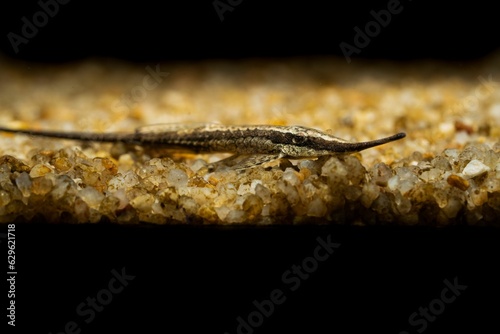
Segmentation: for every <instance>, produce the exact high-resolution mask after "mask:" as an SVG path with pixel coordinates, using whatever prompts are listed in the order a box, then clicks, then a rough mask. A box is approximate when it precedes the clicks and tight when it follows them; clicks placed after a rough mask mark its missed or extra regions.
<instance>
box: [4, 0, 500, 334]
mask: <svg viewBox="0 0 500 334" xmlns="http://www.w3.org/2000/svg"><path fill="white" fill-rule="evenodd" d="M401 3H402V6H403V7H404V9H403V11H402V12H401V13H400V14H398V15H395V16H393V17H392V21H391V23H390V24H389V25H388V26H387V27H385V28H383V29H382V30H381V32H380V33H379V34H378V35H377V36H376V37H374V38H373V39H372V40H371V42H370V44H369V45H368V46H367V47H366V48H363V49H362V51H361V52H360V54H359V57H362V58H366V59H377V58H378V59H388V60H404V61H411V60H416V59H441V60H445V61H459V62H463V63H464V64H465V63H466V62H468V61H470V60H473V59H476V58H480V57H482V56H485V55H488V54H490V53H491V52H492V51H493V50H496V49H497V48H498V44H499V40H500V39H498V37H497V35H498V25H497V22H498V21H497V11H496V10H495V9H494V8H493V3H491V4H490V3H488V2H485V1H484V2H481V1H474V2H463V3H457V2H451V1H445V2H439V3H438V4H436V3H434V2H431V1H416V0H414V1H411V2H410V1H405V2H401ZM386 7H387V1H359V2H339V3H335V4H331V5H329V6H327V5H325V4H324V2H319V1H316V2H305V1H274V2H272V3H269V2H266V1H249V0H244V1H242V3H241V4H240V5H238V6H237V7H235V8H234V10H233V11H232V12H226V13H225V14H224V21H223V22H221V21H220V19H219V17H218V15H217V13H216V11H215V9H214V7H213V4H212V1H199V2H191V1H176V2H165V3H160V2H153V1H140V2H133V3H123V2H116V3H115V4H113V3H111V2H106V3H102V2H97V1H76V0H73V1H71V2H69V3H68V4H67V5H61V6H60V8H59V12H58V14H57V15H56V16H55V17H54V18H51V19H50V20H49V21H48V23H47V25H46V26H44V27H42V28H40V30H39V32H38V34H37V35H36V36H35V37H33V38H31V39H30V40H29V42H28V43H27V44H26V45H21V46H20V50H19V52H18V53H15V52H14V51H13V48H12V46H11V45H10V43H9V40H8V39H7V37H6V36H7V34H8V33H9V32H14V33H17V34H19V33H20V30H21V27H22V22H21V18H22V17H23V16H26V17H27V18H28V19H30V20H31V18H32V16H33V14H34V13H36V12H37V11H39V10H40V7H39V6H38V5H37V2H36V1H23V2H16V3H15V4H11V3H10V4H9V6H8V7H7V6H6V5H5V4H4V5H3V8H2V9H1V11H0V25H1V31H0V33H1V36H2V38H1V44H0V51H1V52H2V53H3V54H4V55H6V56H7V57H8V58H14V59H19V60H26V61H37V62H55V63H59V62H67V61H73V60H79V59H85V58H87V57H110V58H118V59H125V60H131V61H138V62H157V61H164V60H193V61H194V60H203V59H208V58H227V59H235V58H245V57H295V56H310V55H339V56H342V53H341V51H340V48H339V44H340V43H341V42H342V41H344V42H347V43H351V44H352V43H353V38H354V30H353V29H354V27H355V26H358V27H360V28H362V29H363V27H364V25H365V24H366V23H367V22H369V21H371V20H372V17H371V16H370V11H371V10H375V11H378V10H380V9H384V8H386ZM0 94H1V92H0ZM283 223H290V222H283ZM1 228H2V230H1V232H5V231H6V226H5V225H3V226H2V227H1ZM328 235H331V237H332V239H333V240H334V241H335V242H338V243H341V246H340V248H339V249H338V251H336V252H335V253H334V254H333V255H332V256H331V257H330V258H329V259H328V260H327V261H325V262H323V263H320V264H319V267H318V270H317V271H315V272H314V273H312V274H311V276H310V278H309V279H307V280H304V281H303V282H302V285H301V286H300V288H299V289H298V290H297V291H294V292H291V291H289V290H287V285H285V284H284V283H283V282H282V280H281V276H282V274H283V273H284V272H285V271H286V270H288V269H290V267H291V266H292V265H293V264H300V263H301V262H302V260H303V259H304V258H306V257H308V256H310V255H311V254H312V252H313V250H314V248H315V247H316V245H317V242H316V238H317V237H322V238H326V237H327V236H328ZM499 236H500V235H499V233H498V229H490V228H484V227H464V226H461V227H460V226H459V227H449V228H441V229H438V228H433V227H407V228H402V227H381V226H378V227H364V228H361V227H349V226H338V225H332V226H302V227H298V226H279V227H272V228H271V227H267V228H266V227H260V228H255V227H210V226H209V227H203V226H149V225H146V226H125V227H123V226H116V225H44V224H41V223H40V224H31V225H26V224H21V223H19V224H17V225H16V238H17V239H16V261H17V271H18V275H17V282H16V289H17V291H16V303H17V304H16V305H17V317H16V324H17V327H16V329H15V332H19V333H27V332H28V330H34V329H36V332H39V333H49V332H52V333H59V332H61V331H63V328H64V326H65V324H66V323H67V322H69V321H71V320H74V321H76V322H77V323H78V324H79V325H80V328H81V333H96V332H113V333H121V332H125V333H127V332H138V333H152V332H162V333H163V332H164V333H167V332H175V333H195V332H203V333H220V334H222V333H224V332H229V333H231V334H233V333H236V326H237V323H236V318H237V317H238V316H242V317H246V316H247V315H248V314H249V313H250V312H252V311H253V310H254V306H253V305H252V301H253V300H259V301H260V300H263V299H268V298H269V293H270V292H271V291H272V290H274V289H276V288H279V289H282V290H284V291H286V297H287V300H286V301H285V302H284V303H283V304H282V305H279V306H277V307H276V309H275V312H274V314H273V315H272V316H271V317H269V319H266V320H265V322H264V323H263V325H262V326H260V327H259V328H257V329H255V331H254V333H281V332H292V331H293V332H304V333H360V332H374V331H376V332H384V333H399V332H400V331H403V330H409V331H410V332H411V333H415V331H414V329H415V328H412V327H411V326H410V325H409V323H408V317H409V316H410V314H412V313H413V312H415V311H418V308H419V307H421V306H427V305H429V303H430V302H431V301H432V300H433V299H435V298H439V296H440V293H441V290H442V289H443V288H444V284H443V280H445V279H448V280H450V281H453V279H454V278H455V277H457V278H458V282H459V283H460V284H464V285H467V286H468V288H467V289H466V290H465V291H464V292H463V294H462V295H461V296H460V297H458V298H457V300H456V301H455V302H453V303H452V304H450V305H447V306H446V309H445V311H444V313H443V314H441V315H440V316H438V318H437V319H436V320H435V321H434V322H433V323H430V324H429V326H428V328H427V329H426V330H425V333H451V332H457V331H458V330H460V329H461V330H466V331H467V330H468V331H470V332H474V333H486V332H494V331H495V330H496V331H498V327H499V326H498V322H497V319H498V312H499V306H498V300H499V297H500V289H499V288H498V284H499V283H498V282H500V280H499V279H500V276H499V275H498V273H496V271H495V269H496V268H497V267H498V254H500V252H499V251H500V243H499V242H498V240H499ZM1 241H2V243H1V244H0V247H1V249H2V253H3V254H6V244H7V243H6V242H5V239H2V240H1ZM5 258H6V255H5ZM122 267H125V270H126V272H127V273H128V274H130V275H134V276H135V277H136V278H135V279H134V280H132V281H131V282H130V284H129V286H127V287H126V288H125V289H124V290H123V292H121V293H120V294H118V295H116V296H114V297H113V300H112V302H111V303H110V304H109V305H108V306H106V307H105V309H104V310H103V311H102V312H100V313H98V314H97V316H96V318H95V319H94V321H92V322H91V323H89V324H85V323H84V321H83V318H82V317H80V316H78V315H77V313H76V307H77V305H79V304H80V303H81V302H84V301H85V299H86V298H87V297H92V296H95V295H96V294H97V293H98V292H99V291H100V290H101V289H103V288H106V287H107V284H108V282H109V280H110V279H111V277H112V274H111V270H112V269H115V270H117V271H121V268H122ZM2 287H3V288H2V289H5V290H2V291H3V292H2V293H1V295H2V296H4V297H3V298H5V300H6V297H5V296H6V291H7V287H6V286H4V285H3V286H2ZM4 291H5V292H4ZM2 305H6V304H2ZM3 309H4V310H5V308H3ZM4 312H6V311H4ZM2 318H3V319H4V320H3V321H4V322H5V323H6V322H7V319H6V317H5V316H2ZM9 330H12V328H9Z"/></svg>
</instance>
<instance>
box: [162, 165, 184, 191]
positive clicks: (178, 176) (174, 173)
mask: <svg viewBox="0 0 500 334" xmlns="http://www.w3.org/2000/svg"><path fill="white" fill-rule="evenodd" d="M167 182H168V184H169V185H170V186H174V187H176V188H180V187H185V186H186V185H187V183H188V176H187V175H186V173H185V172H184V171H183V170H180V169H178V168H174V169H172V170H171V171H170V172H168V175H167Z"/></svg>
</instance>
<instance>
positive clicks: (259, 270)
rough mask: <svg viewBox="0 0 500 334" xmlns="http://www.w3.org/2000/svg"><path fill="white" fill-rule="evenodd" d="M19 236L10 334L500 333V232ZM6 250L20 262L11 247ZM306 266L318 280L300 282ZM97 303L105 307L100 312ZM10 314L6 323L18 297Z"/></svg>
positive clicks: (45, 230) (30, 232) (301, 229)
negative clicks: (296, 267) (13, 320)
mask: <svg viewBox="0 0 500 334" xmlns="http://www.w3.org/2000/svg"><path fill="white" fill-rule="evenodd" d="M6 229H7V226H5V225H3V226H2V232H5V231H6ZM15 229H16V268H17V273H18V274H17V278H16V299H15V300H16V328H15V331H12V328H9V329H10V331H9V333H10V332H18V333H26V332H30V331H31V332H33V329H36V332H39V333H60V332H64V328H65V326H68V327H67V328H68V329H69V331H66V332H68V333H70V332H72V331H73V332H75V333H77V330H79V329H80V330H81V333H100V332H107V333H109V332H113V333H120V332H124V333H132V332H137V333H153V332H164V333H168V332H174V333H197V332H198V333H219V334H223V333H226V332H227V333H231V334H233V333H238V320H237V319H238V317H241V319H244V320H245V323H249V322H252V323H253V324H254V326H253V327H246V328H244V327H242V328H240V331H239V332H240V333H251V332H253V333H286V332H303V333H361V332H380V333H401V332H403V331H407V332H409V333H419V331H418V330H420V331H421V332H424V331H425V333H453V332H458V331H459V330H460V332H474V333H491V332H494V331H495V330H498V321H497V319H498V317H497V315H498V312H499V310H500V307H499V306H498V303H497V302H496V301H497V300H498V298H499V297H500V288H499V284H498V282H499V281H500V275H499V274H498V272H497V266H498V254H500V244H499V243H498V240H499V236H500V233H499V230H498V229H491V228H474V227H450V228H442V229H437V228H425V227H411V228H410V227H409V228H402V227H388V226H385V227H384V226H378V227H352V226H351V227H347V226H338V225H337V226H331V225H330V226H318V225H316V226H276V227H211V226H209V227H204V226H172V225H170V226H151V225H142V226H137V225H136V226H119V225H110V224H102V225H45V224H20V223H19V224H16V228H15ZM318 238H320V239H318ZM320 240H321V241H320ZM0 245H1V248H2V252H3V254H6V243H5V239H2V243H1V244H0ZM325 245H326V246H325ZM329 251H331V252H332V253H331V254H329ZM293 265H300V266H301V268H302V267H303V266H304V268H303V269H300V272H299V271H296V272H293V267H292V266H293ZM4 268H5V267H4ZM117 275H118V276H121V281H120V279H114V278H117V277H118V276H117ZM306 275H308V276H306ZM132 276H133V277H132ZM445 281H446V282H445ZM110 283H111V284H110ZM450 285H451V286H453V287H454V289H455V292H453V291H452V290H450ZM7 289H8V287H7V286H6V285H5V280H4V284H3V290H2V291H4V292H5V291H6V290H7ZM444 289H447V290H446V291H444ZM113 290H114V292H113ZM443 291H444V292H443ZM88 297H89V298H96V305H95V309H93V308H92V305H91V299H89V300H90V302H89V300H87V298H88ZM99 298H100V299H99ZM99 300H100V301H101V302H102V304H101V302H99ZM270 300H273V302H271V301H270ZM254 301H256V302H255V303H256V304H258V305H260V306H259V307H262V308H261V311H258V306H256V305H255V304H253V302H254ZM2 302H3V305H4V307H3V310H4V312H6V311H5V309H6V297H5V293H4V298H3V301H2ZM420 307H422V308H427V309H429V311H428V313H427V316H428V317H429V318H428V319H429V320H427V319H426V318H425V315H423V313H422V315H420V314H419V312H420V311H419V308H420ZM415 312H417V313H416V314H414V313H415ZM422 312H425V310H424V311H422ZM432 312H435V313H432ZM263 313H267V315H268V316H266V315H262V314H263ZM412 315H413V318H412V319H413V322H412V324H410V323H409V317H411V316H412ZM249 316H250V319H249ZM3 318H4V324H5V323H6V320H5V316H3ZM240 321H241V320H240ZM71 322H74V323H71ZM87 322H88V323H87ZM4 324H2V325H4ZM243 326H246V325H243ZM248 326H250V325H248Z"/></svg>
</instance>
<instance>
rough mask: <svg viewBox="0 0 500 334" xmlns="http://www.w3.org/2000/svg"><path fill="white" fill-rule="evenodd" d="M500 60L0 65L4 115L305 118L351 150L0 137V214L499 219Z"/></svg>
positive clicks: (27, 122) (240, 120)
mask: <svg viewBox="0 0 500 334" xmlns="http://www.w3.org/2000/svg"><path fill="white" fill-rule="evenodd" d="M499 63H500V56H498V55H494V56H491V57H489V58H487V59H484V60H482V61H477V62H474V63H467V64H458V63H457V64H450V63H437V62H436V63H435V62H414V63H406V64H403V63H399V64H397V63H389V62H366V63H358V64H354V63H352V64H350V65H348V64H347V63H346V62H345V61H343V60H341V59H325V58H321V59H296V60H286V61H285V60H283V61H263V60H262V61H258V60H247V61H240V62H222V61H220V62H215V61H212V62H202V63H189V64H187V63H165V64H143V65H130V64H126V63H120V62H116V61H109V60H108V61H106V60H89V61H85V62H81V63H74V64H66V65H61V66H37V65H33V64H24V63H11V62H9V61H8V60H6V59H3V60H2V59H0V124H1V125H2V126H5V127H10V128H22V129H37V130H61V131H92V132H115V131H126V132H132V131H134V129H135V128H136V127H139V126H143V125H149V124H158V123H193V122H220V123H223V124H274V125H303V126H308V127H312V128H317V129H321V130H324V131H326V130H329V131H328V132H329V133H331V134H333V135H335V136H338V137H340V138H344V139H347V140H350V141H367V140H372V139H377V138H381V137H385V136H388V135H392V134H394V133H397V132H406V133H407V137H406V138H405V139H403V140H399V141H396V142H393V143H389V144H386V145H383V146H380V147H376V148H372V149H369V150H366V151H363V152H361V153H358V154H353V155H344V156H337V157H335V156H332V157H322V158H319V159H317V160H290V161H289V160H281V161H276V162H274V163H269V164H267V165H263V166H259V167H255V168H249V169H245V170H243V171H236V170H233V169H231V168H228V167H224V166H220V167H219V168H217V169H216V170H215V171H209V170H208V169H207V165H208V164H210V163H213V162H215V161H217V160H220V159H222V158H225V157H227V155H225V154H199V155H196V154H188V153H181V152H171V151H165V150H160V149H156V148H147V147H146V148H143V147H134V146H125V145H123V144H102V143H81V142H77V141H70V140H59V139H46V138H35V137H31V136H27V135H20V134H16V135H13V134H4V133H0V221H1V222H11V221H35V220H36V221H38V220H44V221H49V222H59V223H84V222H92V223H96V222H105V221H111V222H115V223H137V222H148V223H156V224H169V223H188V224H194V223H196V224H198V223H205V224H300V223H341V224H344V223H346V224H359V225H363V224H402V225H417V224H421V225H435V226H444V225H450V224H469V225H497V226H498V225H500V223H499V221H500V219H498V218H500V160H499V157H500V141H499V139H498V138H499V134H500V89H499V88H500V85H499V83H497V82H496V81H495V80H496V79H498V78H500V75H499V73H498V72H499V70H498V69H499V68H500V67H499V66H498V65H499Z"/></svg>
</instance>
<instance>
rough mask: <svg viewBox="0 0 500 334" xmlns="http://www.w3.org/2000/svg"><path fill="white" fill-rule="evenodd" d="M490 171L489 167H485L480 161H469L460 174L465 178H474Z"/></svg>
mask: <svg viewBox="0 0 500 334" xmlns="http://www.w3.org/2000/svg"><path fill="white" fill-rule="evenodd" d="M490 169H491V168H490V167H488V166H486V165H485V164H483V163H482V162H481V161H479V160H476V159H474V160H471V161H470V162H469V163H468V164H467V166H465V168H464V170H463V171H462V173H463V174H464V175H465V176H466V177H475V176H478V175H481V174H484V173H486V172H488V171H490Z"/></svg>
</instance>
